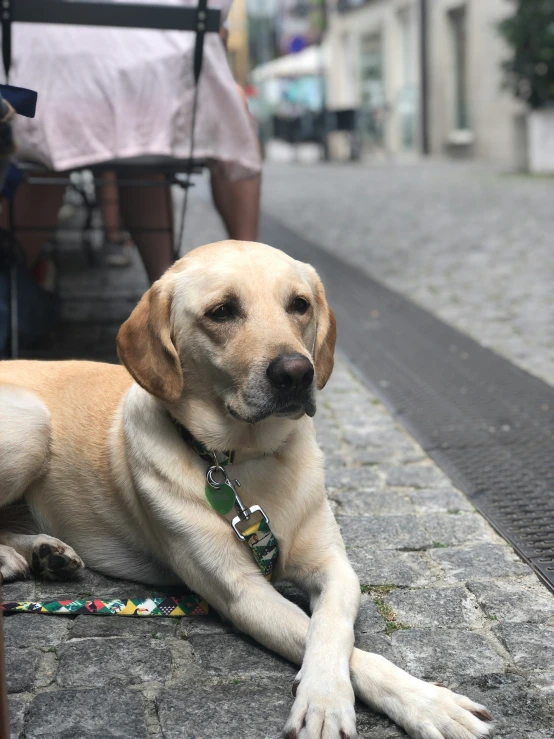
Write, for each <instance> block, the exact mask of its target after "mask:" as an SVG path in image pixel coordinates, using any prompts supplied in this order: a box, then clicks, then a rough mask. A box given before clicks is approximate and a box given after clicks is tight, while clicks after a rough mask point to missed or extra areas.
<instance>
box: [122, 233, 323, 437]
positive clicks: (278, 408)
mask: <svg viewBox="0 0 554 739" xmlns="http://www.w3.org/2000/svg"><path fill="white" fill-rule="evenodd" d="M117 344H118V351H119V356H120V358H121V361H122V362H123V364H124V365H125V366H126V367H127V369H128V370H129V372H130V373H131V375H132V376H133V377H134V379H135V380H136V381H137V382H138V384H139V385H141V386H142V387H143V388H144V389H145V390H147V391H148V392H149V393H151V394H152V395H154V396H156V397H157V398H159V399H160V400H162V401H164V402H165V403H167V404H169V405H175V404H178V403H179V402H180V401H182V400H185V399H186V398H191V397H197V398H201V399H203V401H204V402H206V403H208V404H212V405H215V406H219V409H220V410H221V412H223V413H225V414H226V415H227V417H232V418H233V419H235V420H237V421H243V422H246V423H249V424H255V423H258V422H259V421H262V420H264V419H266V418H268V417H270V416H278V417H288V418H293V419H297V418H300V417H301V416H303V415H304V414H305V413H306V414H308V415H309V416H313V415H314V413H315V390H316V387H317V388H319V389H321V388H322V387H324V385H325V384H326V382H327V380H328V379H329V376H330V374H331V371H332V369H333V354H334V348H335V317H334V315H333V312H332V310H331V309H330V308H329V307H328V305H327V302H326V300H325V292H324V289H323V286H322V284H321V281H320V279H319V277H318V276H317V273H316V272H315V270H314V269H313V267H311V266H310V265H308V264H303V263H302V262H297V261H296V260H294V259H291V258H290V257H289V256H287V255H286V254H284V253H283V252H281V251H279V250H278V249H273V248H272V247H270V246H265V245H263V244H255V243H249V242H240V241H235V242H233V241H223V242H219V243H216V244H209V245H207V246H203V247H200V248H199V249H195V250H194V251H192V252H190V253H189V254H187V255H186V256H185V257H184V258H183V259H181V260H180V261H178V262H177V263H176V264H175V265H174V266H173V267H172V268H171V269H170V270H168V272H167V273H166V274H165V275H164V276H163V277H162V279H161V280H159V281H158V282H156V283H155V284H154V285H153V286H152V287H151V288H150V290H148V292H147V293H146V294H145V295H144V297H143V298H142V300H141V301H140V302H139V304H138V305H137V307H136V308H135V310H134V311H133V312H132V314H131V316H130V318H129V319H128V320H127V321H126V322H125V323H124V324H123V326H122V327H121V329H120V331H119V334H118V337H117Z"/></svg>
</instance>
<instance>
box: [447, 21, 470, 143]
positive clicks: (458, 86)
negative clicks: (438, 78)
mask: <svg viewBox="0 0 554 739" xmlns="http://www.w3.org/2000/svg"><path fill="white" fill-rule="evenodd" d="M466 16H467V14H466V9H465V6H463V7H460V8H455V9H454V10H451V11H450V12H449V13H448V20H449V25H450V39H451V44H452V88H453V100H454V110H453V114H454V115H453V117H454V128H456V129H458V130H463V129H468V128H469V120H468V110H467V20H466Z"/></svg>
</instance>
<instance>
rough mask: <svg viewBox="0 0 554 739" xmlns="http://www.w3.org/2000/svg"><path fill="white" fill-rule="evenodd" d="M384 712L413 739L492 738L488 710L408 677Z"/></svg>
mask: <svg viewBox="0 0 554 739" xmlns="http://www.w3.org/2000/svg"><path fill="white" fill-rule="evenodd" d="M410 678H411V679H410V680H409V681H407V683H406V684H405V685H403V686H402V688H403V689H402V693H399V694H397V695H395V696H392V695H391V696H390V697H389V698H388V700H386V701H385V704H386V705H385V706H383V709H384V710H385V711H386V713H387V714H388V715H389V716H390V717H391V718H392V719H393V720H394V721H395V722H396V723H397V724H398V725H399V726H401V727H402V728H403V729H404V730H405V731H406V732H407V733H408V734H409V735H410V736H411V737H413V739H486V738H487V737H491V736H492V733H493V731H492V729H493V727H492V723H491V722H492V716H491V715H490V713H489V712H488V711H487V709H486V708H485V707H484V706H482V705H480V704H479V703H475V702H474V701H472V700H470V699H469V698H466V697H465V696H463V695H458V694H457V693H454V692H452V691H451V690H449V689H448V688H445V687H443V686H441V685H436V684H430V683H426V682H423V681H422V680H418V679H417V678H414V677H411V676H410Z"/></svg>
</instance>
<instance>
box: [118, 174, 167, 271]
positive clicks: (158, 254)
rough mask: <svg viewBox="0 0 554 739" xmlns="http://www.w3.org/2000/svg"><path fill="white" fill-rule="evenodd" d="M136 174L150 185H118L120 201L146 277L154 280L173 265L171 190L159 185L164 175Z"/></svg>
mask: <svg viewBox="0 0 554 739" xmlns="http://www.w3.org/2000/svg"><path fill="white" fill-rule="evenodd" d="M127 176H128V175H126V177H127ZM139 177H140V179H141V180H145V179H151V180H152V187H149V186H131V185H129V186H125V185H123V186H121V185H120V186H119V204H120V207H121V214H122V216H123V220H124V222H125V225H126V227H127V228H128V229H129V232H130V233H131V237H132V239H133V241H134V243H135V244H136V245H137V247H138V250H139V252H140V255H141V257H142V261H143V262H144V266H145V268H146V272H147V274H148V278H149V280H150V282H155V281H156V280H158V279H159V278H160V277H161V276H162V275H163V273H164V272H165V271H166V270H167V269H168V268H169V267H171V265H172V264H173V208H172V201H171V192H170V191H169V190H168V188H167V187H166V186H164V185H162V183H163V182H164V177H163V175H151V174H144V175H139ZM142 229H146V230H142Z"/></svg>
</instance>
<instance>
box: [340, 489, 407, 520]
mask: <svg viewBox="0 0 554 739" xmlns="http://www.w3.org/2000/svg"><path fill="white" fill-rule="evenodd" d="M333 500H334V501H335V502H337V503H338V505H339V507H338V509H337V511H338V513H339V514H340V515H342V516H391V515H400V514H406V513H410V514H413V513H414V506H413V505H412V504H411V503H410V501H409V500H407V499H406V497H405V496H404V495H403V494H402V493H397V492H394V491H393V490H387V489H385V490H384V491H381V490H372V491H370V492H367V491H356V492H348V493H342V492H340V493H335V494H334V495H333Z"/></svg>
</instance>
